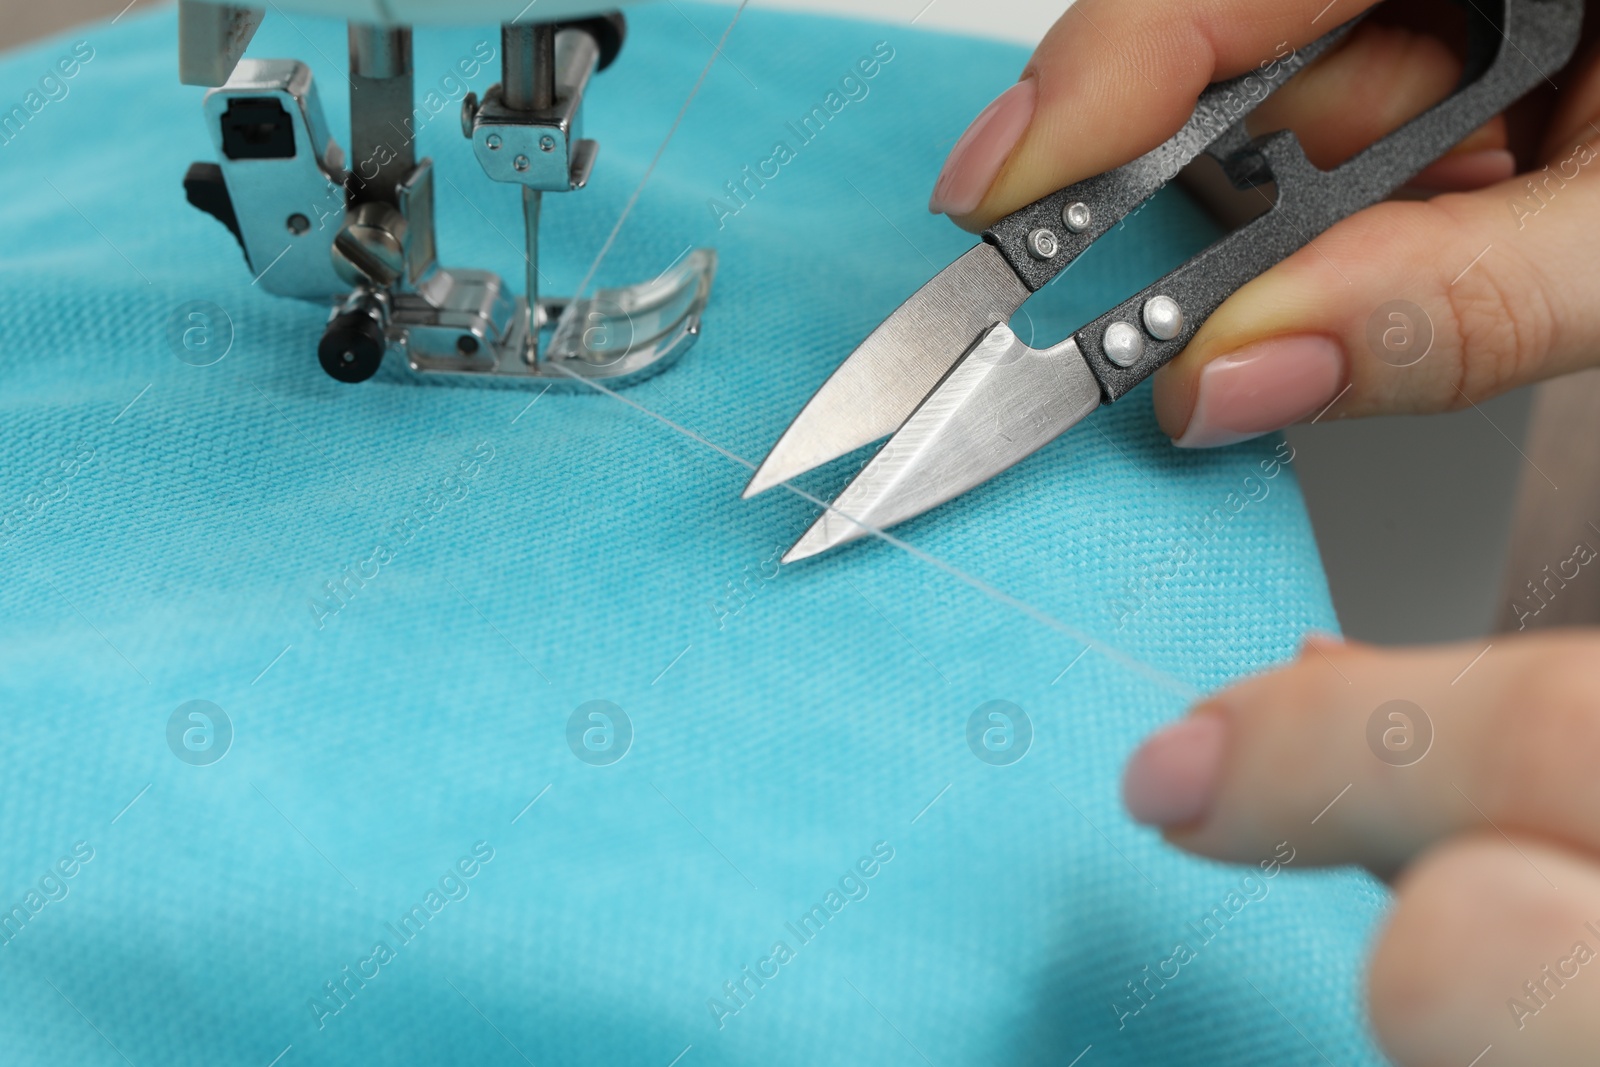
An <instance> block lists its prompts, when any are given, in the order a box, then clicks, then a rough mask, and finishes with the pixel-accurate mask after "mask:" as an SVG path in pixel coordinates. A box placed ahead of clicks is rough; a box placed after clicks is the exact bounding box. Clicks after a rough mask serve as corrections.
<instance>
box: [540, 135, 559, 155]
mask: <svg viewBox="0 0 1600 1067" xmlns="http://www.w3.org/2000/svg"><path fill="white" fill-rule="evenodd" d="M539 148H540V150H541V151H544V152H554V151H555V150H556V139H555V138H554V137H551V136H550V135H549V134H548V133H547V134H545V135H544V136H543V137H541V138H539Z"/></svg>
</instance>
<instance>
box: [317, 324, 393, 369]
mask: <svg viewBox="0 0 1600 1067" xmlns="http://www.w3.org/2000/svg"><path fill="white" fill-rule="evenodd" d="M387 344H388V342H387V341H386V339H385V338H384V336H383V327H382V326H381V325H380V324H379V323H378V320H377V319H375V318H373V317H372V316H371V315H369V314H368V313H367V312H365V311H346V312H344V313H343V314H341V315H336V316H334V319H333V321H332V322H330V323H328V328H327V329H326V330H324V331H323V334H322V341H321V343H320V344H318V345H317V361H318V362H319V363H321V364H322V369H323V370H325V371H327V372H328V374H329V375H330V376H332V377H334V378H337V379H338V380H339V381H341V382H350V383H352V384H353V383H355V382H364V381H366V380H367V379H368V378H370V377H372V376H373V375H374V374H376V373H378V364H380V363H382V362H383V350H384V348H385V347H386V346H387Z"/></svg>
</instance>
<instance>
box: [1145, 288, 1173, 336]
mask: <svg viewBox="0 0 1600 1067" xmlns="http://www.w3.org/2000/svg"><path fill="white" fill-rule="evenodd" d="M1144 328H1145V329H1146V330H1149V331H1150V336H1151V337H1154V338H1155V339H1156V340H1157V341H1170V340H1172V339H1173V338H1174V337H1176V336H1178V334H1180V333H1182V332H1183V308H1181V307H1179V306H1178V302H1177V301H1176V300H1174V299H1172V297H1170V296H1152V297H1151V298H1150V299H1149V300H1146V301H1145V304H1144Z"/></svg>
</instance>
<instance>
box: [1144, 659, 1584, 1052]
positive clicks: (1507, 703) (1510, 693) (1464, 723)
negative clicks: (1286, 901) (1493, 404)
mask: <svg viewBox="0 0 1600 1067" xmlns="http://www.w3.org/2000/svg"><path fill="white" fill-rule="evenodd" d="M1482 649H1483V646H1482V645H1481V644H1472V645H1456V646H1445V647H1440V648H1432V649H1420V650H1408V651H1404V652H1395V651H1380V650H1378V649H1375V648H1369V647H1365V646H1359V645H1355V644H1348V645H1347V644H1341V643H1339V642H1337V641H1334V640H1330V639H1320V640H1313V641H1312V642H1311V643H1309V644H1308V645H1307V646H1306V648H1305V649H1304V650H1303V651H1302V653H1301V655H1300V657H1299V659H1298V660H1296V661H1295V663H1294V664H1292V665H1291V666H1289V667H1286V668H1284V669H1282V670H1278V671H1274V672H1272V673H1269V674H1265V675H1262V676H1260V677H1257V678H1253V679H1250V680H1248V681H1246V682H1243V683H1241V684H1239V685H1236V686H1233V687H1232V688H1230V689H1227V690H1224V691H1223V692H1221V693H1219V694H1217V695H1216V696H1214V697H1212V698H1211V699H1209V700H1207V701H1206V702H1204V703H1203V704H1201V705H1200V706H1199V707H1197V708H1195V709H1194V710H1193V711H1192V712H1191V713H1190V714H1189V716H1188V717H1187V718H1185V719H1183V720H1181V721H1179V722H1178V723H1177V724H1175V725H1173V726H1169V727H1168V728H1167V729H1165V730H1163V731H1161V732H1160V733H1158V734H1156V735H1155V736H1154V737H1152V738H1150V739H1149V740H1148V741H1146V742H1145V743H1144V745H1143V747H1141V748H1140V749H1139V751H1138V752H1136V753H1135V754H1134V756H1133V759H1132V760H1131V761H1130V762H1129V764H1128V770H1127V775H1126V778H1125V779H1124V782H1123V792H1124V798H1125V800H1126V802H1127V805H1128V808H1129V810H1130V811H1131V812H1132V813H1133V815H1134V817H1135V818H1137V819H1139V820H1140V821H1142V822H1145V823H1149V824H1152V825H1155V826H1160V827H1163V828H1165V830H1166V834H1167V837H1168V839H1169V840H1171V841H1172V842H1173V843H1174V844H1177V845H1179V846H1181V847H1183V848H1186V849H1189V850H1190V851H1192V852H1198V853H1200V854H1201V855H1204V856H1211V857H1214V858H1216V859H1221V860H1233V861H1239V862H1250V863H1254V862H1257V861H1259V860H1260V859H1261V858H1262V857H1267V856H1271V855H1272V854H1273V850H1274V848H1275V847H1276V846H1277V844H1278V842H1281V841H1288V842H1289V843H1290V844H1291V845H1292V846H1293V847H1294V849H1295V866H1296V867H1298V866H1300V865H1301V864H1306V865H1316V864H1347V863H1359V864H1363V865H1365V866H1366V867H1368V868H1370V869H1371V870H1372V871H1373V872H1375V873H1376V874H1378V875H1380V876H1381V877H1386V878H1392V879H1394V880H1395V900H1394V908H1393V911H1392V913H1391V914H1390V915H1389V917H1388V922H1387V926H1386V928H1385V929H1384V930H1383V932H1382V933H1381V934H1380V936H1379V938H1378V941H1377V944H1376V947H1375V948H1374V950H1373V955H1372V963H1371V971H1370V974H1369V976H1368V979H1367V1002H1368V1010H1369V1012H1370V1014H1371V1018H1372V1022H1373V1027H1374V1029H1375V1030H1376V1032H1377V1034H1378V1037H1379V1040H1380V1041H1381V1042H1382V1043H1383V1046H1384V1048H1385V1049H1386V1050H1387V1051H1388V1052H1389V1054H1390V1055H1391V1056H1392V1057H1393V1058H1394V1060H1395V1061H1396V1062H1397V1063H1399V1064H1403V1065H1406V1067H1435V1065H1439V1067H1443V1065H1450V1067H1467V1065H1468V1064H1471V1063H1473V1062H1475V1061H1476V1060H1477V1058H1478V1057H1479V1056H1482V1055H1483V1052H1484V1050H1485V1049H1486V1048H1487V1047H1488V1046H1490V1045H1492V1046H1493V1051H1492V1052H1490V1053H1489V1054H1488V1055H1487V1056H1484V1057H1483V1060H1482V1064H1483V1067H1488V1065H1490V1064H1493V1065H1495V1067H1503V1065H1507V1064H1530V1065H1539V1067H1555V1065H1559V1064H1580V1063H1582V1064H1589V1063H1593V1062H1594V1060H1595V1050H1596V1049H1597V1048H1600V636H1597V635H1596V634H1593V633H1579V632H1571V633H1568V634H1562V635H1556V636H1547V637H1540V638H1522V639H1516V638H1508V639H1504V640H1496V642H1495V643H1494V645H1493V647H1492V648H1491V649H1490V651H1489V652H1488V653H1487V654H1486V655H1484V656H1483V657H1482V658H1481V659H1478V660H1476V661H1475V660H1474V657H1476V656H1477V655H1478V654H1479V653H1480V652H1481V651H1482Z"/></svg>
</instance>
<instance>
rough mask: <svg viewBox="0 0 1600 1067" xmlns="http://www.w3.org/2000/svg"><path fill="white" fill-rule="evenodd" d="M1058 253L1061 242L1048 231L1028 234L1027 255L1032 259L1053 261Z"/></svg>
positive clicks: (1036, 231) (1035, 231)
mask: <svg viewBox="0 0 1600 1067" xmlns="http://www.w3.org/2000/svg"><path fill="white" fill-rule="evenodd" d="M1059 251H1061V242H1060V241H1058V240H1056V235H1055V234H1054V233H1051V232H1050V231H1049V230H1034V231H1033V232H1032V233H1030V234H1028V255H1030V256H1032V257H1033V258H1034V259H1039V260H1045V259H1054V258H1056V253H1057V252H1059Z"/></svg>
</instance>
